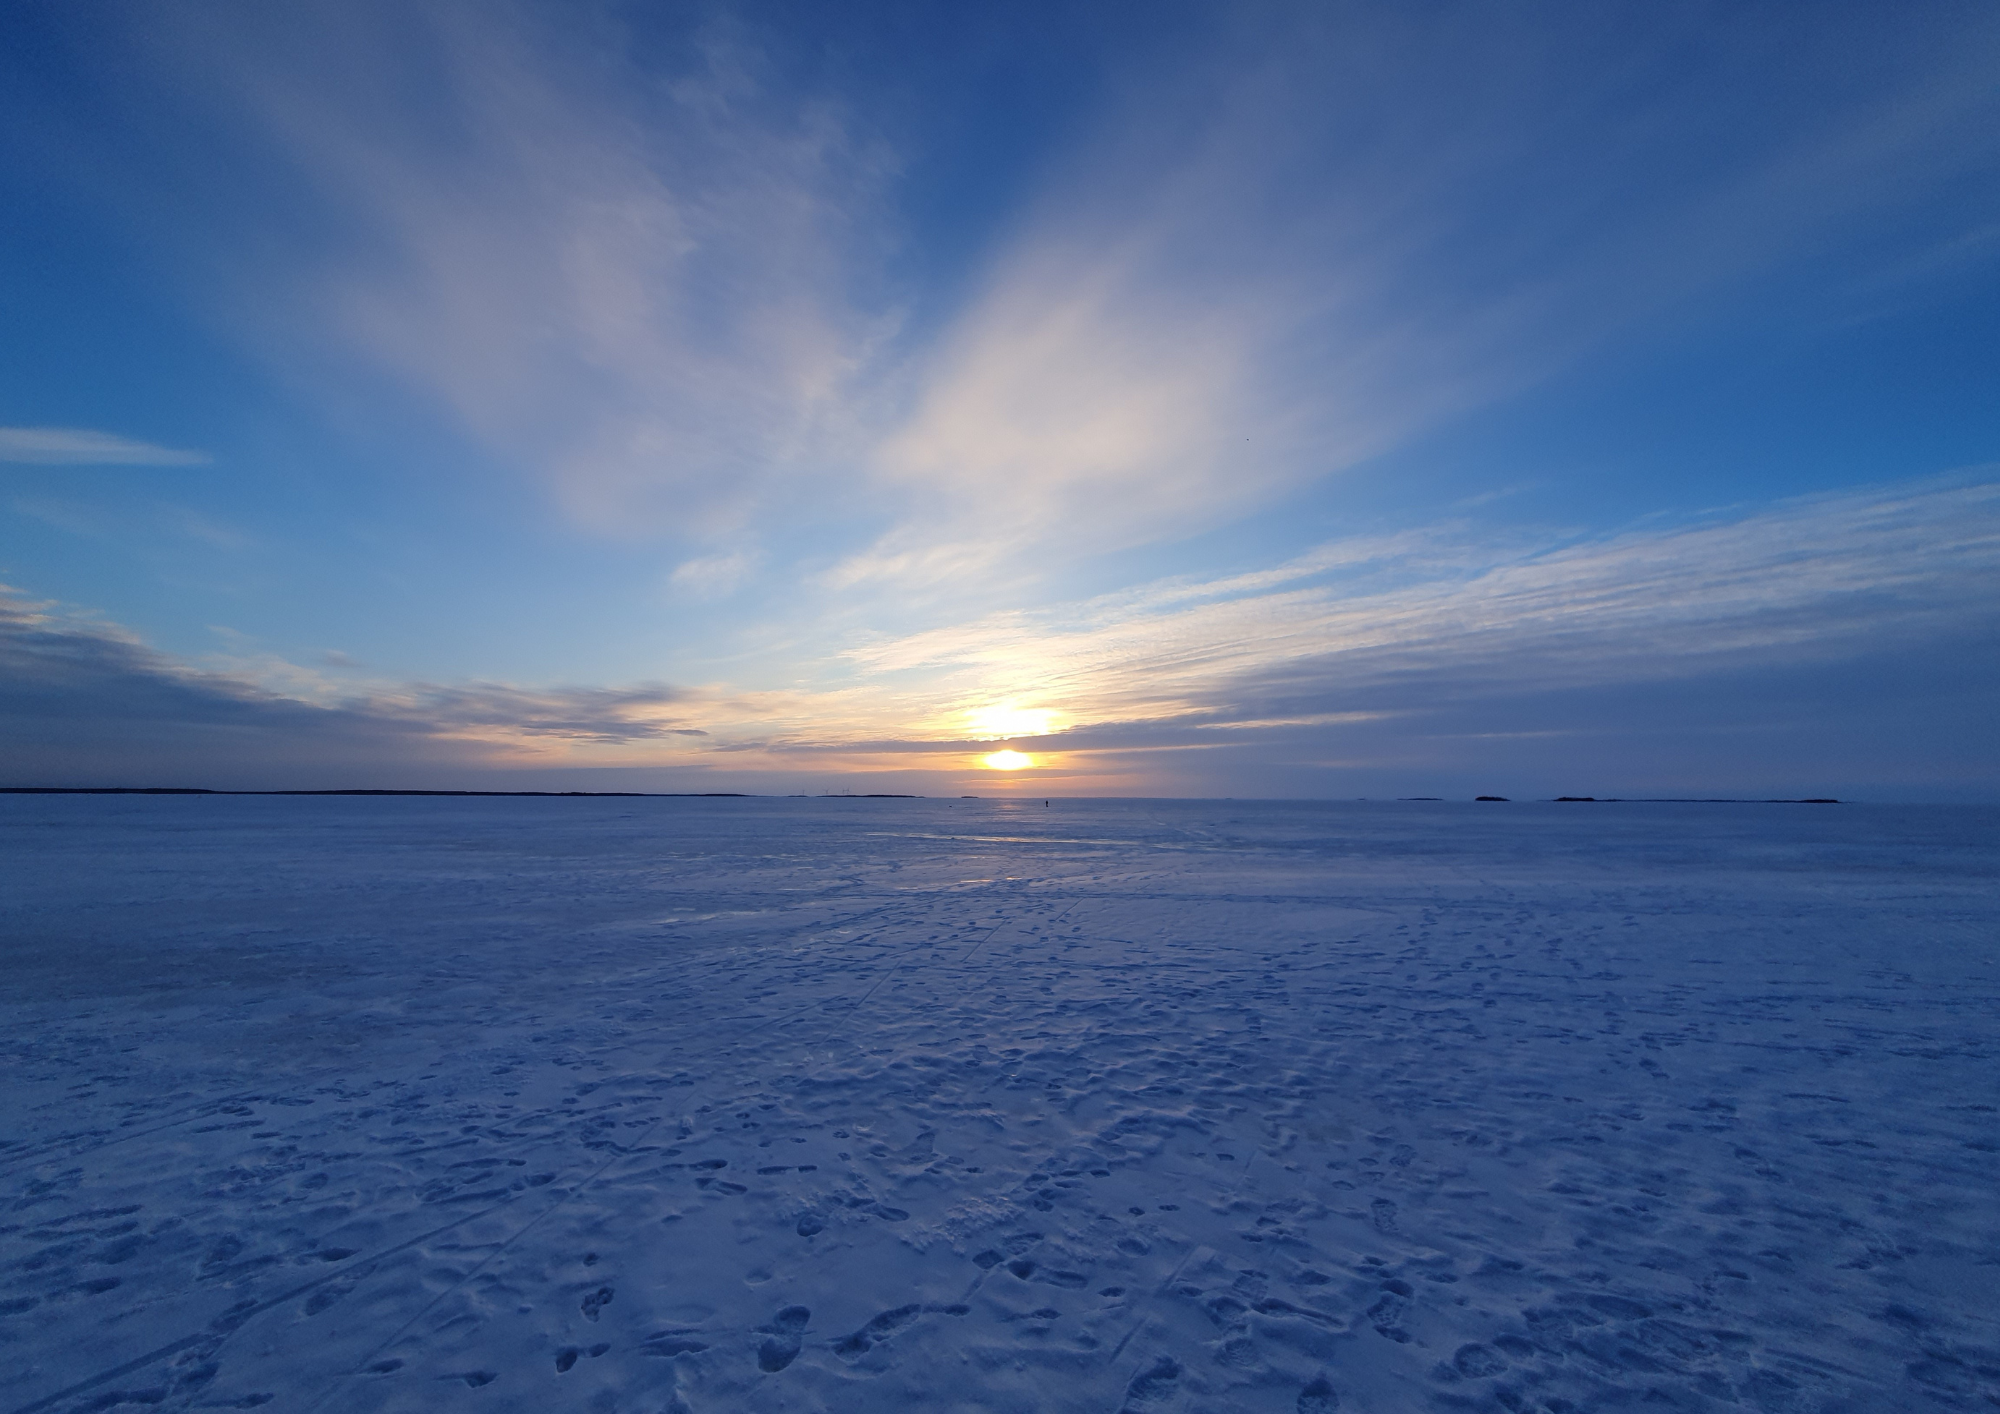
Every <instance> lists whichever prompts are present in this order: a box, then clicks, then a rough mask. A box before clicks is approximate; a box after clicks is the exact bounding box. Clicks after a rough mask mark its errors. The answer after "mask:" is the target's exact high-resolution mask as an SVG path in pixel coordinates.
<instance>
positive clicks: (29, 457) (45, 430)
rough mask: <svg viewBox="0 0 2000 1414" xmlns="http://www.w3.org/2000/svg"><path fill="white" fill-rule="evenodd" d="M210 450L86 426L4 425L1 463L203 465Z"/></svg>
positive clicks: (0, 436)
mask: <svg viewBox="0 0 2000 1414" xmlns="http://www.w3.org/2000/svg"><path fill="white" fill-rule="evenodd" d="M208 460H209V456H208V454H207V453H206V452H190V451H183V450H180V449H178V448H174V447H161V446H156V445H154V444H153V443H151V442H138V441H134V440H133V439H132V438H130V437H120V436H117V435H116V434H114V433H110V432H97V431H93V430H91V429H89V428H85V427H0V462H27V463H30V464H34V465H40V466H200V465H203V464H204V463H206V462H207V461H208Z"/></svg>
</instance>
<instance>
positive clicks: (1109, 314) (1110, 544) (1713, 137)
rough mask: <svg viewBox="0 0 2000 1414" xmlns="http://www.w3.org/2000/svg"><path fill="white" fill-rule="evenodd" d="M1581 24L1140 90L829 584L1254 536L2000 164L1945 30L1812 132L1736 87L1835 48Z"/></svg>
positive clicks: (1186, 66)
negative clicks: (1469, 420) (1693, 311)
mask: <svg viewBox="0 0 2000 1414" xmlns="http://www.w3.org/2000/svg"><path fill="white" fill-rule="evenodd" d="M1573 18H1574V19H1575V20H1576V23H1574V24H1565V25H1562V26H1559V27H1548V28H1543V29H1539V30H1533V29H1530V28H1528V27H1524V26H1521V25H1519V24H1518V23H1516V21H1515V20H1514V18H1513V17H1511V16H1503V15H1502V14H1501V12H1497V11H1496V12H1490V13H1486V14H1480V13H1467V12H1454V14H1453V15H1452V17H1451V19H1450V20H1449V21H1445V20H1443V19H1441V18H1439V17H1430V16H1425V15H1422V14H1420V13H1418V12H1412V11H1407V10H1405V11H1402V12H1391V11H1383V10H1376V9H1370V8H1368V7H1315V8H1314V9H1312V10H1306V9H1296V10H1294V9H1286V8H1284V7H1280V8H1279V9H1277V10H1259V11H1256V12H1254V13H1252V12H1243V15H1242V18H1241V19H1240V21H1239V22H1237V23H1236V24H1233V25H1224V26H1223V27H1222V31H1223V32H1222V33H1220V34H1219V35H1217V36H1215V42H1214V43H1213V44H1212V45H1210V46H1207V47H1206V48H1205V49H1204V50H1203V51H1202V52H1201V53H1199V54H1198V55H1195V56H1192V57H1191V56H1189V55H1188V54H1186V53H1177V54H1175V55H1174V56H1172V58H1171V59H1157V60H1155V61H1154V62H1153V67H1151V68H1150V69H1148V68H1146V67H1145V66H1144V64H1143V63H1142V64H1141V66H1140V70H1139V71H1138V72H1135V73H1132V74H1128V75H1126V76H1125V77H1126V80H1127V82H1126V84H1125V85H1124V88H1123V97H1122V99H1121V101H1120V102H1119V103H1117V104H1114V105H1113V106H1112V108H1111V111H1110V113H1109V115H1108V116H1107V118H1106V120H1105V121H1104V123H1103V125H1102V127H1101V130H1100V131H1099V132H1098V133H1097V134H1096V135H1095V136H1094V138H1093V140H1092V141H1090V142H1088V143H1086V144H1084V145H1082V147H1081V148H1080V149H1079V150H1078V151H1076V152H1075V153H1073V154H1071V155H1070V156H1069V157H1068V159H1067V161H1066V162H1065V163H1064V165H1063V167H1062V168H1061V169H1060V171H1059V173H1058V174H1057V175H1055V176H1054V177H1053V178H1052V180H1051V181H1050V184H1049V186H1048V188H1047V190H1046V191H1045V192H1044V193H1043V194H1042V197H1041V199H1040V200H1039V201H1038V202H1037V203H1035V204H1034V206H1033V207H1032V208H1031V209H1030V210H1028V211H1026V212H1025V213H1024V214H1023V216H1022V217H1021V219H1020V221H1019V224H1018V226H1017V227H1016V229H1015V230H1014V231H1013V232H1012V234H1011V237H1010V238H1009V239H1008V240H1006V241H1004V242H1003V243H1002V244H1001V245H1000V247H999V249H998V252H997V254H996V256H995V258H994V260H993V262H992V264H991V266H990V267H989V269H988V270H987V272H986V273H985V276H984V277H983V279H982V281H981V282H980V283H979V284H978V285H977V286H976V287H975V289H974V290H973V292H972V297H971V298H970V299H969V300H968V301H967V302H966V304H965V305H964V307H963V308H962V310H961V311H960V312H959V313H958V315H957V316H956V317H955V318H954V319H953V320H951V321H950V322H949V323H947V324H946V325H945V326H944V327H943V329H942V330H941V332H940V334H939V337H938V339H937V342H936V343H935V344H934V345H933V346H931V347H929V348H927V349H926V350H925V351H924V354H923V356H922V360H921V366H920V367H913V369H912V370H911V378H912V382H913V386H914V388H915V393H914V397H913V400H912V403H911V408H910V412H909V414H908V417H907V419H906V420H905V421H903V422H902V423H901V424H900V425H897V426H895V427H894V428H893V429H891V430H890V431H889V432H888V433H887V434H886V435H885V436H884V438H883V439H882V440H881V441H880V442H879V443H878V444H877V446H876V448H875V459H874V466H875V469H876V471H877V474H878V475H879V476H880V477H882V478H883V480H884V481H885V482H886V483H887V484H889V485H892V486H894V487H895V488H896V489H897V492H898V494H899V495H901V496H903V497H904V498H906V500H907V503H908V509H907V511H906V512H905V513H904V514H903V515H902V516H901V517H900V519H899V520H898V522H897V523H896V524H895V525H894V526H893V527H892V528H891V529H889V530H888V531H887V533H885V534H884V535H883V536H882V537H881V538H880V539H879V540H878V541H877V542H876V543H874V544H873V545H871V546H869V547H867V548H866V549H864V550H861V551H859V552H858V553H856V554H853V555H851V556H849V557H848V558H847V559H845V560H844V561H843V562H842V563H841V564H840V565H839V566H838V567H837V568H836V569H835V571H834V572H833V575H832V581H833V582H834V583H836V584H842V585H845V584H855V583H864V582H867V581H871V580H887V581H899V582H903V583H924V582H929V583H940V582H948V581H950V580H952V579H954V578H957V579H960V580H964V579H966V578H968V577H972V578H975V579H976V578H977V577H980V576H984V575H989V574H991V573H992V572H993V571H995V570H996V569H998V568H1000V567H1005V568H1006V569H1007V570H1008V571H1010V572H1011V574H1012V576H1013V577H1015V578H1018V577H1019V576H1021V575H1022V574H1023V573H1024V572H1025V573H1028V574H1032V566H1033V564H1034V562H1035V561H1036V560H1037V559H1043V560H1046V559H1048V558H1057V559H1061V558H1066V557H1071V556H1078V555H1089V554H1093V553H1097V552H1101V551H1103V550H1107V549H1123V548H1126V547H1128V546H1132V545H1139V544H1146V543H1151V542H1154V541H1158V540H1161V539H1173V538H1176V537H1178V536H1181V535H1185V534H1187V533H1188V532H1189V531H1191V530H1195V529H1198V528H1202V527H1205V526H1208V525H1211V524H1214V523H1215V522H1216V521H1217V520H1224V521H1226V520H1229V519H1232V518H1235V517H1238V516H1241V515H1243V514H1246V513H1248V512H1250V511H1252V510H1255V509H1257V508H1259V507H1262V506H1265V505H1268V504H1270V503H1272V502H1273V501H1274V500H1276V499H1277V498H1279V497H1281V496H1282V495H1284V494H1285V493H1287V492H1290V491H1295V490H1296V489H1298V488H1299V487H1301V486H1303V485H1306V484H1308V483H1310V482H1313V481H1316V480H1319V479H1322V478H1325V477H1327V476H1329V475H1331V474H1333V473H1337V472H1339V471H1341V470H1343V469H1345V468H1348V467H1351V466H1354V465H1355V464H1357V463H1359V462H1361V461H1363V460H1365V459H1366V458H1368V457H1370V456H1372V455H1374V454H1377V453H1379V452H1382V451H1384V450H1386V449H1388V448H1390V447H1393V446H1395V445H1397V444H1398V443H1400V442H1402V441H1404V440H1406V439H1408V438H1409V437H1411V436H1413V435H1415V434H1416V433H1418V432H1420V431H1422V430H1423V429H1425V428H1428V427H1432V426H1435V425H1437V424H1439V423H1440V422H1442V421H1443V420H1445V419H1448V418H1450V417H1452V416H1454V415H1456V414H1459V413H1462V412H1464V411H1466V410H1467V409H1470V408H1474V407H1477V406H1479V405H1481V404H1484V403H1488V402H1491V401H1494V400H1496V399H1499V398H1503V397H1505V396H1507V395H1509V394H1512V393H1515V392H1518V391H1519V390H1521V389H1524V388H1526V387H1529V386H1532V385H1534V384H1536V383H1538V382H1540V381H1542V380H1544V379H1545V378H1547V377H1549V376H1550V375H1551V374H1553V373H1555V372H1556V371H1557V370H1559V369H1561V368H1562V367H1564V366H1565V365H1566V364H1568V363H1570V362H1571V361H1573V360H1574V359H1576V358H1577V357H1578V356H1579V355H1581V354H1582V353H1583V352H1584V351H1585V350H1588V349H1590V348H1592V347H1594V346H1598V345H1601V344H1602V343H1604V342H1605V341H1607V340H1609V339H1612V338H1613V337H1615V336H1617V335H1619V334H1621V333H1623V332H1625V331H1628V330H1630V329H1631V328H1633V327H1634V326H1642V325H1644V324H1645V323H1646V322H1647V321H1649V320H1655V319H1658V318H1660V317H1662V316H1663V315H1664V314H1666V313H1667V312H1668V311H1676V310H1680V311H1685V310H1686V309H1688V308H1689V307H1691V306H1698V305H1699V303H1700V302H1701V301H1703V300H1705V299H1712V298H1714V297H1715V296H1716V295H1718V294H1719V293H1721V292H1723V291H1726V290H1731V289H1736V288H1740V287H1741V285H1742V284H1743V282H1745V281H1747V280H1750V279H1752V278H1754V277H1756V276H1758V275H1759V274H1760V273H1762V272H1765V271H1767V270H1769V269H1770V268H1771V267H1772V265H1773V264H1774V263H1775V262H1777V261H1779V260H1781V259H1782V258H1784V257H1785V256H1786V254H1787V253H1788V252H1797V251H1799V250H1800V249H1801V247H1802V246H1805V245H1807V244H1809V243H1810V242H1811V241H1812V240H1814V239H1815V233H1816V232H1821V231H1823V230H1824V229H1825V228H1826V227H1827V225H1828V224H1829V223H1832V222H1847V223H1853V222H1866V221H1867V220H1868V219H1870V217H1871V216H1872V215H1875V214H1879V212H1880V211H1881V210H1885V209H1893V208H1895V207H1896V206H1897V205H1898V204H1899V203H1903V202H1908V201H1910V200H1913V199H1915V198H1916V197H1917V196H1918V194H1920V193H1922V192H1924V191H1927V190H1937V189H1939V188H1940V187H1941V186H1942V185H1943V184H1945V183H1948V182H1950V181H1951V180H1953V179H1954V178H1955V177H1962V175H1963V174H1964V173H1965V172H1967V171H1970V170H1975V169H1978V168H1980V167H1982V166H1984V165H1988V164H1990V163H1991V162H1992V161H1993V159H1994V157H1995V156H1996V155H1997V154H2000V142H1996V141H1995V139H1994V138H1993V136H1992V132H1993V120H1994V119H1995V118H1996V117H2000V106H1996V104H1995V100H1994V98H1993V95H1992V92H1991V88H1990V85H1988V84H1986V82H1985V80H1984V79H1983V78H1982V77H1981V76H1980V75H1981V67H1980V65H1979V64H1978V63H1977V62H1970V61H1968V59H1967V56H1966V52H1965V51H1964V50H1962V49H1961V48H1959V47H1958V46H1957V45H1955V44H1951V43H1948V42H1945V41H1944V39H1943V36H1942V35H1941V34H1939V33H1937V32H1930V33H1927V34H1926V35H1924V36H1922V37H1921V38H1920V39H1912V40H1911V41H1910V42H1908V43H1907V44H1905V45H1904V46H1902V47H1900V48H1898V47H1896V46H1890V47H1889V48H1886V49H1883V50H1882V51H1881V52H1880V55H1879V58H1880V62H1879V64H1878V66H1877V67H1876V68H1874V69H1873V70H1871V72H1870V74H1869V76H1868V80H1867V82H1865V83H1859V84H1854V83H1850V84H1849V85H1848V86H1847V87H1846V88H1845V89H1844V90H1843V92H1842V103H1841V104H1840V105H1839V106H1838V107H1837V108H1836V109H1835V110H1834V111H1832V112H1831V113H1828V112H1826V111H1815V112H1813V113H1812V114H1810V115H1808V114H1803V113H1799V112H1792V111H1783V110H1779V109H1775V108H1767V107H1766V106H1765V105H1764V102H1763V98H1762V96H1761V95H1760V92H1759V90H1758V89H1756V88H1755V87H1754V86H1751V85H1747V84H1745V83H1744V82H1743V81H1742V80H1743V68H1744V66H1745V65H1746V64H1754V63H1756V62H1761V60H1760V58H1759V56H1763V57H1764V58H1768V57H1769V55H1771V54H1772V53H1775V52H1778V49H1779V47H1780V46H1789V48H1788V50H1787V51H1786V52H1787V54H1788V60H1787V63H1788V67H1790V68H1791V69H1792V70H1793V71H1794V72H1796V73H1798V74H1800V75H1804V74H1820V73H1821V72H1822V71H1824V72H1825V73H1826V74H1829V75H1830V74H1832V73H1833V72H1835V71H1836V70H1840V71H1845V70H1846V69H1848V68H1850V67H1851V66H1849V65H1848V64H1847V61H1846V59H1845V58H1844V57H1843V54H1844V48H1843V45H1844V43H1845V42H1847V40H1851V36H1848V37H1847V40H1844V39H1843V38H1842V37H1839V36H1834V37H1832V38H1829V37H1828V36H1819V37H1816V38H1814V39H1812V40H1810V41H1808V42H1804V43H1799V42H1798V36H1796V35H1795V34H1789V33H1788V34H1779V33H1778V32H1776V31H1774V30H1773V29H1772V28H1771V27H1770V24H1769V21H1768V20H1767V19H1765V18H1764V17H1762V16H1759V15H1756V14H1754V13H1750V12H1746V13H1744V14H1743V15H1741V16H1738V17H1733V18H1730V19H1727V20H1718V19H1717V18H1716V17H1714V16H1710V17H1709V19H1708V21H1705V22H1704V23H1705V26H1706V27H1705V28H1704V30H1703V32H1702V33H1701V34H1699V35H1694V34H1690V33H1688V32H1686V31H1684V30H1683V29H1682V28H1681V23H1682V22H1681V21H1679V20H1676V19H1674V18H1673V17H1671V16H1667V15H1665V14H1664V13H1663V14H1661V15H1658V16H1654V17H1651V18H1649V19H1641V20H1638V21H1637V22H1636V28H1635V21H1634V17H1632V16H1630V15H1621V16H1619V17H1617V18H1616V20H1613V19H1612V18H1611V17H1610V16H1608V15H1597V14H1581V13H1580V14H1578V15H1576V16H1573ZM1443 24H1449V26H1450V27H1451V28H1452V30H1453V42H1451V43H1444V42H1441V39H1442V36H1441V34H1440V33H1439V30H1438V28H1437V27H1438V26H1439V25H1443ZM1785 28H1786V29H1787V30H1789V28H1790V27H1785ZM1985 37H1986V39H1987V40H1988V41H1989V43H1988V45H1987V46H1986V49H1985V52H1990V49H1991V45H1990V41H1991V40H1992V39H1993V38H1994V36H1993V35H1992V34H1991V33H1990V32H1989V33H1988V34H1987V35H1986V36H1985ZM1690 42H1691V43H1694V44H1695V46H1696V47H1695V48H1694V49H1693V50H1691V51H1690V50H1679V51H1678V52H1677V57H1676V59H1675V60H1674V61H1673V62H1671V63H1669V62H1666V61H1664V60H1663V59H1662V58H1661V57H1660V56H1662V55H1664V54H1666V53H1670V52H1676V46H1678V45H1681V44H1684V43H1690ZM1974 48H1975V49H1978V48H1979V46H1977V45H1975V46H1974ZM1691 54H1699V56H1700V57H1699V58H1696V59H1693V60H1692V62H1690V55H1691ZM1649 56H1650V57H1649ZM1642 95H1643V96H1642ZM1725 132H1726V133H1727V134H1728V136H1727V138H1726V140H1724V139H1723V137H1722V135H1723V134H1724V133H1725ZM1639 171H1644V172H1647V173H1648V174H1649V175H1650V178H1651V179H1650V180H1648V181H1646V182H1644V183H1640V182H1635V181H1634V180H1633V179H1632V176H1631V174H1632V173H1634V172H1639ZM1610 194H1615V195H1616V199H1611V197H1610ZM1972 215H1973V219H1974V220H1976V219H1977V213H1976V212H1975V213H1972ZM1682 317H1684V316H1682Z"/></svg>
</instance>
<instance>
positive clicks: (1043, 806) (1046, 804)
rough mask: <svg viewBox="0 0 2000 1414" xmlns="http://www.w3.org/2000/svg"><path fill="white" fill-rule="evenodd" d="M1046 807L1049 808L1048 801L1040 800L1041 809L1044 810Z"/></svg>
mask: <svg viewBox="0 0 2000 1414" xmlns="http://www.w3.org/2000/svg"><path fill="white" fill-rule="evenodd" d="M1048 808H1049V803H1048V802H1047V801H1046V800H1045V801H1043V802H1042V809H1044V810H1047V809H1048Z"/></svg>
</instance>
